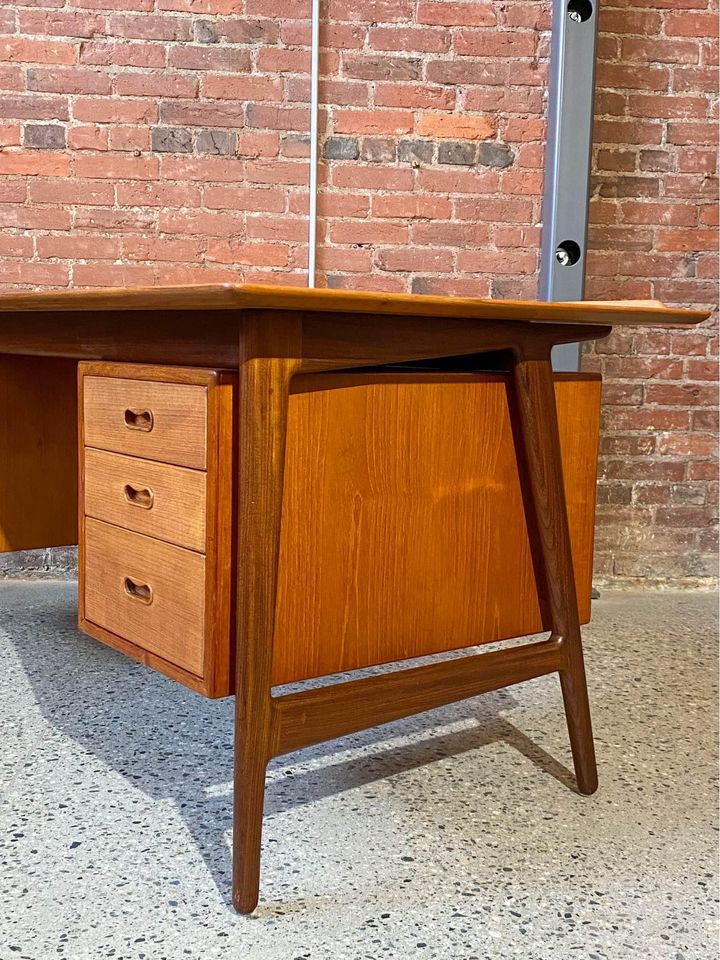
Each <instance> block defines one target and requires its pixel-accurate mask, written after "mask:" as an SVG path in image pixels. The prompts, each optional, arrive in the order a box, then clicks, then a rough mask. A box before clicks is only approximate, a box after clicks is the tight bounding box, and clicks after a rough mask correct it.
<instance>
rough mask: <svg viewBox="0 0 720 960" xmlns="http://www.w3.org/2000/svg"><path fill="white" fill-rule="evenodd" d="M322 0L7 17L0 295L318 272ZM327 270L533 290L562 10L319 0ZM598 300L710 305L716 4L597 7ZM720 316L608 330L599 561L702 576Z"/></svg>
mask: <svg viewBox="0 0 720 960" xmlns="http://www.w3.org/2000/svg"><path fill="white" fill-rule="evenodd" d="M309 6H310V3H309V0H302V2H298V3H296V4H294V5H293V6H292V8H291V9H293V11H294V16H297V18H298V19H290V18H287V19H278V18H277V13H278V10H279V9H280V10H281V9H283V8H282V5H279V4H278V3H277V0H244V3H243V0H25V2H22V0H21V2H20V3H19V4H17V5H16V4H13V5H12V6H6V7H4V8H2V9H0V27H1V29H2V36H0V59H1V61H2V63H1V64H0V143H1V144H2V145H3V146H2V150H1V152H0V173H1V174H2V178H1V179H0V225H1V226H2V231H1V232H0V255H1V256H2V263H1V265H0V285H5V286H24V287H27V286H31V287H37V288H43V287H45V288H47V287H66V286H94V285H106V284H121V285H122V284H125V285H136V284H153V283H180V282H183V283H184V282H192V281H199V280H203V281H215V280H218V281H219V280H239V279H246V280H260V281H267V282H279V283H295V284H302V283H304V282H305V275H304V272H303V271H304V268H305V265H306V263H307V247H306V234H307V227H306V220H305V213H306V210H307V202H308V197H307V188H306V184H307V155H308V140H307V136H306V131H307V127H308V110H307V101H308V97H309V80H308V76H307V71H308V67H309V49H308V43H309V22H308V20H307V19H302V17H307V16H308V12H309ZM325 14H326V24H325V26H324V28H323V44H324V51H323V55H322V58H321V65H322V71H323V79H322V82H321V97H322V100H323V102H324V104H325V107H324V108H323V112H322V129H323V136H324V143H323V156H324V161H323V165H322V169H321V174H320V177H321V184H322V192H321V196H320V200H319V212H320V218H321V219H320V227H319V239H320V244H321V246H320V251H319V256H318V261H319V268H320V278H319V282H320V283H325V284H327V285H328V286H332V287H347V288H365V289H368V288H371V289H381V290H402V291H405V290H411V291H415V292H418V293H426V292H443V293H456V294H466V295H477V296H488V295H492V296H496V297H513V296H527V297H533V296H535V294H536V282H537V267H538V262H537V259H538V258H537V250H538V245H539V233H540V230H539V224H540V221H541V193H542V179H543V171H542V168H543V142H544V120H543V118H544V114H545V85H546V75H547V70H546V68H547V52H548V45H549V44H548V29H549V26H550V17H549V3H548V2H546V0H545V2H540V0H529V2H521V0H507V2H503V3H500V2H480V0H457V2H456V0H329V2H328V3H326V5H325ZM601 27H602V36H601V39H600V63H599V76H598V120H597V131H596V139H597V147H596V157H595V168H596V176H595V187H594V197H593V205H592V222H593V228H592V238H591V240H592V248H593V249H592V254H591V257H590V270H589V291H588V293H589V295H590V296H593V297H598V298H603V297H605V298H607V297H611V298H617V297H621V296H622V297H641V298H647V297H660V298H662V299H665V300H667V301H668V302H672V303H682V304H695V305H697V304H700V305H705V304H708V303H711V302H713V300H714V297H715V284H714V271H715V266H716V264H715V256H714V251H715V246H716V237H715V227H716V216H717V207H716V205H715V203H714V199H715V196H716V189H715V186H714V181H713V180H712V179H711V177H712V175H713V172H714V171H713V164H714V150H713V147H712V144H713V142H714V137H715V129H714V126H713V114H712V112H711V111H712V108H713V105H714V93H715V87H716V77H715V66H714V60H713V58H714V56H715V55H716V47H715V46H714V44H713V42H712V40H711V38H712V37H713V36H714V35H715V32H716V11H715V10H714V9H711V6H710V0H632V2H630V0H605V2H604V4H603V12H602V17H601ZM715 330H716V328H715V327H714V326H713V325H708V326H707V328H706V329H703V330H700V331H692V332H688V333H670V332H667V333H659V332H645V333H640V334H637V335H633V334H628V333H619V334H618V335H617V336H615V337H614V338H613V339H612V341H606V342H604V343H602V344H598V345H597V347H596V349H595V350H594V351H593V352H591V353H590V355H589V356H588V357H587V365H588V367H592V368H593V369H602V371H603V373H604V374H605V377H606V384H607V385H606V406H605V429H604V435H603V450H602V465H601V487H600V500H601V503H600V511H599V539H598V551H597V568H598V573H599V575H600V576H602V577H620V578H634V577H649V578H663V577H673V578H683V577H704V576H710V575H712V574H714V573H715V569H714V560H713V559H712V557H713V544H714V540H713V536H712V531H713V523H712V515H713V511H714V510H715V502H716V500H715V498H716V495H717V484H716V482H715V480H716V472H715V464H714V463H713V456H714V454H715V444H714V434H713V429H714V427H713V417H714V415H715V402H716V391H715V385H714V383H713V381H714V380H715V379H716V375H717V367H716V363H715V360H714V359H713V358H714V356H715V355H716V352H717V338H716V332H715Z"/></svg>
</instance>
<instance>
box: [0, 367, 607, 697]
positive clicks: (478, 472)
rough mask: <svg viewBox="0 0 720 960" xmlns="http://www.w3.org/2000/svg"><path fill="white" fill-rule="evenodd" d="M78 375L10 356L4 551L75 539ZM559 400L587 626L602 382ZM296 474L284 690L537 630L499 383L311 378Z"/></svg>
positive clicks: (560, 390)
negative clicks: (314, 679) (291, 684)
mask: <svg viewBox="0 0 720 960" xmlns="http://www.w3.org/2000/svg"><path fill="white" fill-rule="evenodd" d="M76 367H77V364H76V361H74V360H67V359H63V358H43V357H17V356H14V357H11V356H0V397H1V398H2V407H1V409H2V410H3V411H4V413H5V415H4V416H3V417H2V418H0V462H2V464H3V467H2V470H1V471H0V551H9V550H25V549H32V548H37V547H51V546H60V545H67V544H73V543H76V542H77V426H76V424H77V399H76V396H77V388H76ZM398 381H399V382H398ZM556 397H557V405H558V417H559V426H560V434H561V444H562V451H563V467H564V471H565V486H566V496H567V502H568V514H569V521H570V531H571V537H572V545H573V557H574V565H575V575H576V583H577V589H578V597H579V607H580V617H581V621H582V622H586V621H587V620H589V617H590V589H591V577H592V550H593V527H594V506H595V471H596V460H597V437H598V420H599V409H600V383H599V381H598V379H597V378H595V377H589V376H583V375H577V376H575V375H563V376H562V377H558V378H557V381H556ZM286 464H287V467H286V479H285V493H284V499H283V521H282V524H283V525H282V536H281V550H280V569H279V585H278V610H277V622H276V639H275V643H274V659H273V683H275V684H280V683H287V682H291V681H294V680H299V679H304V678H307V677H314V676H324V675H327V674H332V673H339V672H342V671H345V670H352V669H357V668H360V667H364V666H368V665H371V664H376V663H381V662H388V661H393V660H402V659H407V658H411V657H418V656H423V655H427V654H430V653H435V652H439V651H441V650H451V649H456V648H459V647H463V646H467V645H468V644H470V643H479V642H489V641H492V640H497V639H502V638H505V637H510V636H518V635H525V634H529V633H534V632H538V631H540V630H541V629H542V626H543V625H542V620H541V616H540V611H539V607H538V599H537V590H536V586H535V580H534V576H533V567H532V560H531V555H530V548H529V542H528V534H527V529H526V525H525V518H524V513H523V505H522V495H521V491H520V483H519V477H518V471H517V464H516V461H515V455H514V450H513V439H512V432H511V428H510V419H509V412H508V404H507V395H506V378H505V377H504V376H502V375H497V374H481V375H465V374H455V375H453V376H452V377H451V378H450V382H449V381H448V376H446V375H442V374H419V373H407V374H399V373H393V374H363V375H357V374H322V375H305V376H302V377H300V378H298V380H297V385H296V387H295V388H294V392H293V394H292V395H291V397H290V409H289V422H288V440H287V452H286ZM228 562H231V561H230V559H228Z"/></svg>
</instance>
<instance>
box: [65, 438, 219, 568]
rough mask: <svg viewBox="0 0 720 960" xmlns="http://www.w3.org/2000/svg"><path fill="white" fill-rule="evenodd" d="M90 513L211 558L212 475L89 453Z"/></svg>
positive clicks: (87, 487) (87, 490)
mask: <svg viewBox="0 0 720 960" xmlns="http://www.w3.org/2000/svg"><path fill="white" fill-rule="evenodd" d="M84 455H85V513H86V514H87V516H89V517H95V519H97V520H104V521H106V522H107V523H113V524H115V525H116V526H119V527H124V528H125V529H126V530H134V531H135V532H136V533H142V534H145V536H148V537H156V538H157V539H158V540H166V541H168V542H169V543H174V544H176V545H177V546H179V547H187V548H188V549H189V550H196V551H199V552H200V553H205V551H206V549H207V537H206V529H205V516H206V512H207V492H206V487H207V484H206V479H207V478H206V474H205V473H204V472H202V471H200V470H189V469H187V468H186V467H176V466H171V465H170V464H166V463H155V462H154V461H152V460H141V459H139V458H138V457H125V456H123V455H122V454H119V453H108V452H107V451H105V450H94V449H92V448H91V447H86V448H85V454H84Z"/></svg>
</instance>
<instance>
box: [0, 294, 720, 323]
mask: <svg viewBox="0 0 720 960" xmlns="http://www.w3.org/2000/svg"><path fill="white" fill-rule="evenodd" d="M253 308H254V309H269V310H304V311H314V312H337V313H345V314H352V313H357V314H375V315H376V316H377V315H378V314H384V315H387V316H414V317H428V318H432V317H437V318H441V317H446V318H447V317H451V318H457V319H468V320H494V321H503V320H507V321H518V320H519V321H526V322H528V321H529V322H532V323H553V324H562V323H567V324H595V325H597V324H604V325H615V324H628V325H642V326H656V327H657V326H671V327H676V326H691V325H693V324H696V323H700V322H702V321H703V320H705V319H707V317H708V316H709V315H710V314H709V312H708V311H705V310H680V309H674V308H670V307H666V306H665V305H664V304H662V303H660V302H659V301H647V300H629V301H606V302H591V301H581V302H577V303H545V302H542V301H535V300H482V299H475V298H470V297H435V296H421V295H416V294H405V293H374V292H364V291H347V290H325V289H308V288H305V287H279V286H261V285H258V284H249V283H241V284H230V283H226V284H211V285H192V286H176V287H137V288H132V289H121V288H113V287H109V288H102V289H95V290H62V291H47V292H38V293H2V294H0V313H18V312H33V313H36V312H39V313H47V312H56V311H73V312H77V311H80V312H83V311H97V310H105V311H134V310H137V311H140V310H143V311H144V310H151V311H154V310H158V311H161V310H162V311H164V310H190V311H192V310H199V311H203V312H204V311H215V310H242V309H253Z"/></svg>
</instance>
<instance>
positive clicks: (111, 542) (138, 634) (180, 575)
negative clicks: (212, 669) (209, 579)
mask: <svg viewBox="0 0 720 960" xmlns="http://www.w3.org/2000/svg"><path fill="white" fill-rule="evenodd" d="M83 573H84V596H85V618H86V619H87V620H89V621H91V622H92V623H95V624H97V625H98V626H100V627H103V628H104V629H105V630H109V631H110V632H111V633H114V634H117V635H118V636H119V637H122V638H123V639H125V640H129V641H130V642H131V643H134V644H136V645H137V646H138V647H141V648H142V649H144V650H147V651H149V652H150V653H154V654H156V655H157V656H159V657H162V658H163V659H165V660H169V661H170V662H171V663H173V664H176V665H177V666H179V667H182V668H183V669H184V670H188V671H190V672H191V673H193V674H195V675H196V676H202V674H203V662H204V651H205V642H204V634H205V557H204V556H202V555H201V554H199V553H193V552H192V551H190V550H183V549H182V548H181V547H176V546H173V545H171V544H169V543H162V542H161V541H159V540H152V539H150V538H149V537H144V536H142V535H141V534H138V533H130V532H129V531H127V530H122V529H120V528H119V527H114V526H111V525H109V524H107V523H102V522H101V521H99V520H93V519H92V518H88V519H87V520H86V521H85V551H84V561H83Z"/></svg>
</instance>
